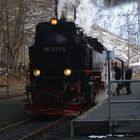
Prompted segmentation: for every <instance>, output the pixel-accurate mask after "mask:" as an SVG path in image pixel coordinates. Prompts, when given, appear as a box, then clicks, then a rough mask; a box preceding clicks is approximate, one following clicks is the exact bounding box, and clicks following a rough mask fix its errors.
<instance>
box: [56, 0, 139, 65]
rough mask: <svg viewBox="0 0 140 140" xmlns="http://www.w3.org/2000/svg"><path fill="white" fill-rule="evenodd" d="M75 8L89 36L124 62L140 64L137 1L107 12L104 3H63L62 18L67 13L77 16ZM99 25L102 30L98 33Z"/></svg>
mask: <svg viewBox="0 0 140 140" xmlns="http://www.w3.org/2000/svg"><path fill="white" fill-rule="evenodd" d="M74 7H76V13H77V16H76V20H75V22H76V23H77V24H78V25H79V26H80V27H82V28H83V29H84V31H85V33H86V34H88V35H91V36H93V37H97V38H98V39H99V41H100V42H101V43H103V44H104V46H105V47H107V48H108V49H112V50H115V54H116V56H119V57H120V58H122V59H123V60H125V61H128V60H127V59H128V58H129V59H130V60H129V61H130V63H133V62H137V61H140V57H139V56H140V53H139V52H138V50H139V48H138V46H139V42H140V33H139V16H138V3H137V2H136V1H134V2H131V3H125V5H119V6H116V7H113V8H108V9H107V8H106V6H105V5H104V0H98V1H97V0H59V4H58V13H59V17H61V14H62V13H63V12H64V13H65V16H66V17H67V18H69V17H72V16H74ZM96 25H97V26H99V28H98V29H97V28H96V31H95V30H94V26H96ZM100 27H101V28H102V29H101V30H102V31H103V29H104V31H103V32H102V33H101V32H100ZM97 30H99V31H97ZM108 31H109V32H108ZM97 32H98V33H97ZM111 33H112V34H111ZM111 37H112V38H111ZM117 37H118V38H117ZM114 38H115V39H114Z"/></svg>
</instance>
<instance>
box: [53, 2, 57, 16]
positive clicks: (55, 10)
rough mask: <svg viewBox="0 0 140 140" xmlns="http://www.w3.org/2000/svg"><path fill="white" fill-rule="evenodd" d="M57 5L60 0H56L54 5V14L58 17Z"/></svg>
mask: <svg viewBox="0 0 140 140" xmlns="http://www.w3.org/2000/svg"><path fill="white" fill-rule="evenodd" d="M57 5H58V0H54V4H53V6H54V14H55V17H56V18H58V13H57Z"/></svg>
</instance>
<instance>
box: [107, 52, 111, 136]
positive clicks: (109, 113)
mask: <svg viewBox="0 0 140 140" xmlns="http://www.w3.org/2000/svg"><path fill="white" fill-rule="evenodd" d="M110 52H111V51H108V50H107V62H108V89H107V90H108V91H107V93H108V122H109V133H110V134H112V130H111V127H112V123H111V106H110V96H111V95H110V88H111V87H110V59H111V57H110Z"/></svg>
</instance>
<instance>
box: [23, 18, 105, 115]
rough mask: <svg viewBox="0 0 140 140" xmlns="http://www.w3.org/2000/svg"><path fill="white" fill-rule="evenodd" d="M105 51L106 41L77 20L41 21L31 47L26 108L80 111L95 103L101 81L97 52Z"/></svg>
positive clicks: (55, 112)
mask: <svg viewBox="0 0 140 140" xmlns="http://www.w3.org/2000/svg"><path fill="white" fill-rule="evenodd" d="M103 51H104V47H103V45H102V44H101V43H99V42H98V41H97V39H95V38H92V37H89V36H86V35H85V34H84V33H83V31H82V29H81V28H78V27H77V26H76V25H75V23H74V22H66V21H58V20H57V19H56V18H52V19H51V21H50V22H41V23H39V24H38V25H37V26H36V35H35V41H34V44H33V45H32V46H30V47H29V61H30V62H29V75H28V82H27V88H26V93H27V97H28V103H27V104H26V105H25V108H26V110H27V111H30V112H39V113H43V114H46V115H78V114H79V113H81V111H82V110H83V108H84V107H85V106H90V105H93V104H94V99H95V96H96V94H97V91H98V89H99V87H100V85H101V84H102V80H101V71H100V70H99V71H97V70H94V66H93V64H95V63H93V62H94V54H95V53H96V54H100V55H102V52H103ZM98 65H100V64H98Z"/></svg>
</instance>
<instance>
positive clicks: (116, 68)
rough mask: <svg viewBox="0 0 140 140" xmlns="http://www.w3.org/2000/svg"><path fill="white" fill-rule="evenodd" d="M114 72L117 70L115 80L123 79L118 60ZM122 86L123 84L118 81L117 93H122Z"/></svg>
mask: <svg viewBox="0 0 140 140" xmlns="http://www.w3.org/2000/svg"><path fill="white" fill-rule="evenodd" d="M114 72H115V80H120V79H121V68H120V67H118V65H117V62H115V66H114ZM120 86H121V84H120V83H117V87H116V90H117V95H119V94H120Z"/></svg>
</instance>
